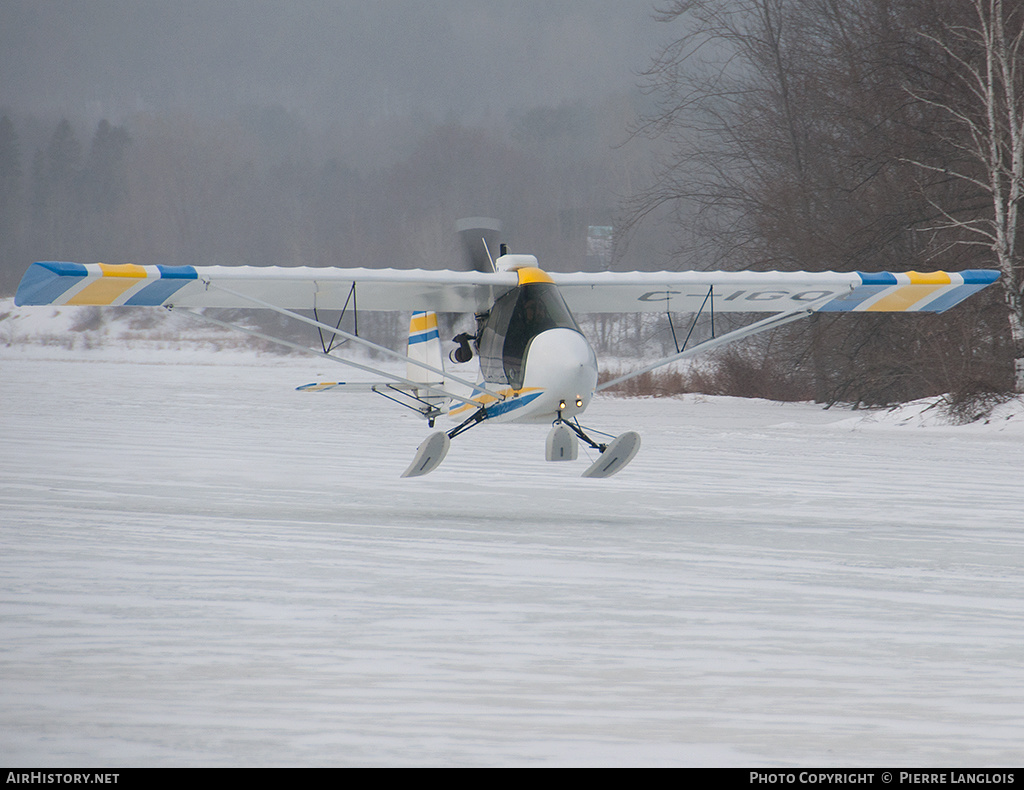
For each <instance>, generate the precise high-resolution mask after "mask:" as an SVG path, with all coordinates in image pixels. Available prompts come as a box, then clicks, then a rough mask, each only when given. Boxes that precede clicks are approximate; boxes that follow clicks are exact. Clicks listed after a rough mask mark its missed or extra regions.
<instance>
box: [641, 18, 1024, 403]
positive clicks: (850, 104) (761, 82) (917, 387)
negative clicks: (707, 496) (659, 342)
mask: <svg viewBox="0 0 1024 790" xmlns="http://www.w3.org/2000/svg"><path fill="white" fill-rule="evenodd" d="M661 20H662V21H663V22H664V23H665V24H666V25H668V26H671V27H672V28H673V29H675V30H677V31H678V34H677V35H674V36H673V37H672V38H673V41H672V43H671V44H670V45H668V46H667V47H665V48H664V49H663V50H661V51H660V53H659V54H658V55H657V57H656V58H655V59H654V60H653V63H652V66H651V68H650V70H649V71H648V73H647V74H646V75H645V76H646V87H647V90H648V92H649V93H650V94H651V96H652V97H653V99H654V100H655V107H654V109H653V110H652V111H651V112H648V113H646V114H645V115H644V117H643V118H642V121H641V123H640V125H639V129H638V131H639V132H641V133H645V134H648V135H650V136H654V137H657V138H659V139H661V140H664V141H666V142H667V143H668V145H669V148H670V154H669V156H668V157H667V158H666V159H665V160H664V161H663V163H662V166H661V168H660V170H659V174H658V177H657V178H656V179H655V180H653V181H652V183H651V184H650V185H648V186H647V187H646V188H645V189H643V190H639V191H638V192H637V193H635V194H634V195H633V196H632V199H631V201H632V218H633V222H634V223H640V222H641V221H642V220H643V218H644V217H646V216H647V215H648V214H649V213H651V212H654V211H667V212H669V213H671V214H672V215H674V216H675V217H676V220H677V223H678V225H679V227H680V229H681V232H680V234H679V235H678V240H679V245H680V246H679V249H678V254H679V255H680V256H682V257H690V258H693V257H698V256H699V257H702V258H704V259H708V260H710V261H712V262H714V263H721V264H723V265H724V266H725V267H727V268H751V269H762V270H766V269H779V270H807V271H820V270H828V269H835V270H840V271H848V270H862V271H879V270H918V271H931V270H934V269H949V270H957V269H966V268H998V269H999V270H1000V271H1001V273H1002V278H1001V283H1000V285H1001V290H999V289H995V288H993V289H990V293H986V294H984V295H983V296H982V297H981V298H977V297H976V298H975V299H973V300H971V301H970V302H969V303H967V304H966V305H963V306H961V307H960V308H958V309H957V310H955V311H954V312H952V313H949V314H947V315H944V316H941V317H938V318H935V319H925V320H922V319H920V318H917V317H904V316H886V317H878V316H871V315H860V316H843V317H840V318H833V317H827V316H818V317H816V318H815V319H813V320H812V321H810V322H809V323H807V324H803V325H793V326H792V327H791V328H788V329H786V330H780V331H779V332H778V333H776V334H775V335H774V336H770V337H765V338H761V339H760V340H759V341H755V342H752V343H750V344H747V345H746V346H745V347H744V348H742V349H733V350H732V351H730V352H728V353H727V354H726V355H725V359H724V360H723V364H724V366H725V367H727V368H728V367H730V366H731V367H732V368H733V369H735V370H736V371H739V373H740V374H742V375H739V376H738V378H739V380H741V381H745V382H747V384H748V389H749V390H752V391H755V392H758V393H759V394H765V395H773V394H775V393H783V392H788V393H791V394H797V393H801V394H803V395H805V396H810V397H814V398H816V399H817V400H819V401H824V402H835V401H845V402H854V403H858V402H859V403H865V404H879V403H889V402H895V401H903V400H908V399H911V398H913V397H920V396H923V395H929V394H935V393H938V392H960V393H963V394H965V395H970V394H971V393H977V392H991V391H993V390H995V391H1000V390H1012V389H1016V390H1017V391H1024V312H1022V307H1021V301H1022V300H1021V288H1022V286H1024V276H1022V274H1024V270H1022V263H1024V262H1022V257H1021V232H1022V231H1021V228H1020V224H1019V223H1018V222H1017V214H1018V212H1019V210H1020V204H1021V195H1022V194H1024V109H1022V108H1024V60H1022V58H1024V45H1022V38H1024V32H1022V31H1024V6H1022V5H1021V4H1020V3H1019V2H1003V1H1002V0H938V1H937V2H936V0H901V2H899V3H893V2H891V0H674V2H670V3H668V4H666V5H665V6H664V7H663V11H662V12H661ZM769 344H770V349H769Z"/></svg>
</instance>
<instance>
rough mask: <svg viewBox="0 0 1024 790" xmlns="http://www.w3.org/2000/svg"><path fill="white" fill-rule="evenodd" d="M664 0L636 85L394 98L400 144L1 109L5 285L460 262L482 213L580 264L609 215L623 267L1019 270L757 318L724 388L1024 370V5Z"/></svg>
mask: <svg viewBox="0 0 1024 790" xmlns="http://www.w3.org/2000/svg"><path fill="white" fill-rule="evenodd" d="M660 14H661V16H660V18H661V19H662V21H663V22H664V24H665V25H666V29H669V30H672V31H674V32H673V35H672V36H671V43H670V44H669V45H668V46H666V47H664V48H663V49H662V50H661V51H660V52H658V53H657V54H656V56H655V57H654V59H653V60H652V64H651V67H650V69H649V71H648V72H647V73H646V74H645V75H643V77H642V79H643V87H644V90H645V93H646V98H645V99H644V100H643V101H642V102H638V101H636V100H635V99H630V98H624V97H617V98H612V99H609V100H608V102H607V103H606V104H605V105H604V106H601V107H596V106H589V105H583V104H573V105H563V106H561V107H539V108H532V109H528V110H523V111H518V112H510V113H508V114H507V115H505V116H504V117H502V118H501V119H499V120H498V121H497V122H494V123H490V124H485V125H475V126H474V125H465V124H462V123H460V122H458V121H451V120H449V121H445V122H425V121H424V120H423V119H418V118H405V119H402V118H396V119H392V122H390V123H389V124H388V125H387V127H386V128H380V129H377V130H374V134H375V136H376V137H377V138H378V139H379V144H380V147H381V148H386V149H387V150H388V156H387V157H384V158H380V157H377V158H376V159H374V158H373V157H367V156H365V155H364V154H363V153H362V152H363V151H364V150H366V149H365V148H359V147H358V146H351V145H349V144H348V141H346V140H345V139H334V140H330V139H329V135H328V136H327V137H326V138H325V137H320V138H318V137H316V136H315V135H312V134H310V133H309V131H308V130H305V129H304V128H303V127H302V124H301V122H299V121H297V120H296V118H295V117H294V116H292V115H291V114H289V113H287V112H286V111H284V110H283V109H281V108H274V107H271V108H252V109H251V110H250V111H247V113H243V114H241V115H239V116H238V117H236V118H233V119H229V120H225V119H220V120H218V121H209V120H197V119H196V118H192V117H187V116H182V115H171V114H166V115H150V116H140V117H138V118H133V119H131V120H130V121H128V122H126V123H125V125H123V126H119V125H113V124H111V123H108V122H106V121H102V122H100V123H99V124H98V126H96V127H95V129H92V130H89V131H88V133H87V134H86V133H82V132H81V131H79V132H77V133H76V129H80V128H81V123H80V122H75V120H74V119H71V120H70V121H68V120H62V121H60V122H58V123H55V125H54V126H53V127H52V131H49V132H47V135H44V136H43V137H38V136H37V139H39V140H40V142H39V144H38V145H36V146H34V152H33V153H32V155H31V156H29V155H28V152H26V151H23V150H22V148H23V146H22V145H21V143H20V140H19V135H18V133H17V127H18V123H17V121H18V119H17V118H16V117H14V116H13V114H12V113H8V114H7V115H5V116H4V117H3V118H2V119H0V291H3V292H8V293H9V292H11V291H12V290H13V288H14V287H15V286H16V283H17V279H18V278H19V277H20V275H21V273H22V272H23V271H24V267H25V265H27V263H28V262H30V261H31V260H34V259H40V258H49V259H67V260H87V261H93V260H103V261H108V262H125V261H132V262H142V263H165V264H254V265H283V266H293V265H313V266H318V265H338V266H371V267H379V266H395V267H400V268H410V267H426V268H438V267H449V266H453V265H458V261H459V251H458V242H457V239H456V234H455V233H454V225H453V223H454V221H455V220H456V219H458V218H459V217H463V216H479V215H489V216H495V217H499V218H501V219H502V220H503V222H504V223H505V236H506V238H508V239H509V240H510V241H511V242H512V244H513V247H514V248H515V249H518V250H519V251H524V252H526V251H528V252H533V253H536V254H538V256H539V257H540V259H541V261H542V264H544V265H546V266H548V267H550V268H552V269H555V270H573V269H583V268H585V267H586V265H587V261H586V257H585V256H586V233H587V228H588V226H591V225H601V226H614V227H615V228H616V236H615V242H616V243H615V250H616V252H615V256H614V260H613V262H612V267H613V268H618V269H626V270H628V269H660V268H677V269H700V268H723V269H744V268H747V269H759V270H770V269H778V270H806V271H822V270H829V269H834V270H837V271H850V270H861V271H868V272H871V271H880V270H896V271H899V270H917V271H930V270H934V269H947V270H951V271H955V270H959V269H969V268H998V269H999V270H1000V272H1001V274H1002V278H1001V281H1000V285H999V288H990V289H988V290H987V291H985V292H983V293H982V294H981V295H979V296H977V297H974V298H972V299H971V300H969V301H968V302H967V303H965V304H963V305H961V306H958V307H957V308H956V309H955V310H953V311H951V312H950V313H947V314H944V315H942V316H918V315H914V316H910V315H898V314H897V315H892V314H890V315H884V316H879V315H871V314H858V315H843V316H839V317H835V316H829V315H818V316H816V317H814V318H812V319H811V320H810V321H808V322H804V323H802V324H801V323H797V324H793V325H790V326H789V327H786V328H784V329H780V330H778V331H777V332H775V333H774V334H769V335H766V336H762V337H759V338H755V339H753V340H751V341H749V342H747V343H745V344H743V345H740V346H736V347H733V348H731V349H730V350H728V351H726V352H723V353H722V354H720V355H719V356H718V357H717V358H716V359H715V361H714V364H713V366H712V367H713V370H714V372H715V375H710V376H709V375H708V369H707V368H705V369H704V370H703V371H702V374H701V376H700V385H699V386H700V387H702V388H703V389H705V390H707V389H711V390H714V391H721V392H728V393H730V394H745V395H758V396H764V397H777V398H813V399H815V400H817V401H820V402H823V403H835V402H852V403H855V404H865V405H878V404H886V403H894V402H899V401H906V400H910V399H913V398H916V397H923V396H926V395H933V394H938V393H952V394H953V396H954V397H955V398H962V399H964V400H965V401H968V402H969V401H971V400H972V399H975V400H976V399H978V398H982V399H983V398H985V397H988V396H989V395H990V394H991V393H996V392H1008V391H1014V390H1016V391H1024V312H1022V310H1024V297H1022V293H1021V289H1022V287H1024V263H1022V253H1021V249H1022V246H1021V242H1022V238H1021V236H1022V233H1024V230H1022V228H1021V223H1020V222H1019V221H1018V215H1019V211H1020V207H1021V203H1022V195H1024V6H1022V4H1020V3H1019V2H1012V3H1011V2H1004V0H901V2H899V3H893V2H891V0H671V2H668V3H667V4H666V5H664V6H663V8H662V11H661V12H660ZM630 119H633V121H634V130H633V131H634V137H633V139H632V140H631V141H630V142H629V144H627V145H624V146H623V145H620V143H622V137H621V130H622V128H624V126H625V125H626V124H627V123H628V122H629V121H630ZM637 119H639V120H637ZM22 125H23V126H25V127H27V126H28V124H27V120H26V121H25V122H24V123H23V124H22ZM37 126H38V124H37ZM325 139H326V140H327V141H326V142H325ZM85 140H88V143H86V142H85ZM645 140H650V141H653V142H652V143H651V145H650V146H647V145H645V143H644V141H645ZM652 150H653V151H657V152H660V153H661V159H660V162H659V164H658V166H657V167H656V169H655V170H654V171H653V176H650V175H649V174H648V172H647V170H646V163H647V157H648V155H649V152H650V151H652ZM366 159H372V160H373V161H364V160H366ZM665 228H670V229H671V238H669V237H666V236H665V235H663V230H664V229H665ZM591 323H593V327H592V328H594V329H595V331H596V334H597V336H598V338H599V340H603V342H606V343H608V344H609V345H610V346H611V347H614V346H615V345H616V343H618V344H619V347H618V348H614V350H617V351H618V352H619V353H622V352H624V351H625V352H626V353H629V350H627V349H624V348H622V347H621V341H623V340H624V339H625V340H628V341H629V342H630V343H631V344H633V345H637V344H639V346H640V348H641V353H642V349H643V348H648V350H649V348H650V347H651V346H654V345H657V346H659V349H660V348H664V347H665V343H666V342H668V341H667V340H666V338H667V336H668V333H667V329H666V327H665V325H664V322H663V321H660V320H654V321H651V320H647V321H640V320H632V319H630V320H626V321H620V322H618V324H617V325H613V324H612V323H609V322H608V320H607V319H606V318H598V319H593V321H592V322H591Z"/></svg>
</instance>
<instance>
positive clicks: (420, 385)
mask: <svg viewBox="0 0 1024 790" xmlns="http://www.w3.org/2000/svg"><path fill="white" fill-rule="evenodd" d="M167 309H168V310H173V311H174V312H177V313H184V314H185V315H190V316H193V317H194V318H199V319H202V320H203V321H208V322H209V323H211V324H216V325H217V326H222V327H224V328H225V329H233V330H235V331H236V332H242V333H243V334H246V335H252V336H253V337H258V338H259V339H260V340H266V341H269V342H271V343H277V344H279V345H282V346H287V347H288V348H293V349H295V350H296V351H301V352H302V353H303V354H310V355H312V356H315V357H323V358H325V359H330V360H332V361H333V362H337V363H339V364H341V365H348V366H349V367H352V368H356V369H357V370H364V371H366V372H367V373H373V374H374V375H375V376H383V377H384V378H388V379H391V380H392V381H394V382H396V383H398V384H404V385H406V386H408V387H411V388H412V389H417V390H427V391H429V392H433V393H435V394H437V395H444V396H446V397H449V398H452V399H453V400H457V401H462V402H463V403H465V404H467V405H469V406H479V405H480V404H479V402H477V401H474V400H472V399H470V398H466V397H464V396H462V395H457V394H455V393H454V392H449V391H448V390H446V389H445V388H444V387H439V386H437V385H435V384H426V383H424V382H422V381H410V380H409V379H407V378H404V377H402V376H396V375H395V374H394V373H388V372H387V371H386V370H379V369H377V368H371V367H370V366H368V365H361V364H359V363H358V362H353V361H352V360H350V359H343V358H341V357H336V356H334V355H333V354H328V353H326V352H324V351H317V350H316V349H315V348H309V347H308V346H303V345H301V344H299V343H293V342H292V341H290V340H284V339H283V338H280V337H274V336H273V335H268V334H265V333H264V332H259V331H257V330H255V329H249V328H248V327H244V326H238V325H237V324H229V323H228V322H227V321H221V320H220V319H219V318H214V317H212V316H208V315H204V314H203V313H200V312H197V311H195V310H189V309H187V308H184V307H174V306H173V305H167Z"/></svg>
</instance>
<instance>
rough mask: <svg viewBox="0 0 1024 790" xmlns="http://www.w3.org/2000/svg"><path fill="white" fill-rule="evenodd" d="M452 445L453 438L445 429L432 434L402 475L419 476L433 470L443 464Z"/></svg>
mask: <svg viewBox="0 0 1024 790" xmlns="http://www.w3.org/2000/svg"><path fill="white" fill-rule="evenodd" d="M451 446H452V440H451V439H449V438H448V434H447V433H445V432H444V431H438V432H437V433H432V434H430V436H428V437H427V438H426V439H425V440H424V441H423V443H422V444H421V445H420V446H419V448H418V449H417V450H416V457H415V458H414V459H413V462H412V463H411V464H409V468H408V469H406V470H405V472H404V473H403V474H402V477H419V476H420V475H425V474H429V473H430V472H433V471H434V470H435V469H437V467H439V466H440V465H441V462H442V461H443V460H444V457H445V456H446V455H447V454H448V449H449V448H450V447H451Z"/></svg>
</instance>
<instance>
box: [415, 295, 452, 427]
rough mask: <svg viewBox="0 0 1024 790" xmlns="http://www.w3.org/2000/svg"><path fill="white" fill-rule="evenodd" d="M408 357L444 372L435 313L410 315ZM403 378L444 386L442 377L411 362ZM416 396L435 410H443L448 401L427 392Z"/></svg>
mask: <svg viewBox="0 0 1024 790" xmlns="http://www.w3.org/2000/svg"><path fill="white" fill-rule="evenodd" d="M409 357H410V359H414V360H416V361H417V362H422V363H424V364H426V365H430V366H431V367H432V368H435V369H437V370H444V358H443V355H442V354H441V336H440V335H439V334H438V331H437V313H434V312H418V313H413V314H412V319H411V320H410V321H409ZM405 377H406V378H407V379H409V381H421V382H423V383H424V384H438V385H443V384H444V376H443V375H441V374H440V373H434V372H433V371H431V370H427V369H426V368H421V367H420V366H419V365H414V364H413V363H412V362H408V363H406V374H405ZM416 395H417V397H418V398H419V399H420V400H422V401H423V402H424V403H427V404H429V405H430V406H432V407H434V408H436V409H443V408H444V407H445V406H447V405H448V401H449V400H450V399H449V398H447V397H445V396H443V395H436V394H431V393H429V392H427V391H423V392H417V393H416Z"/></svg>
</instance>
